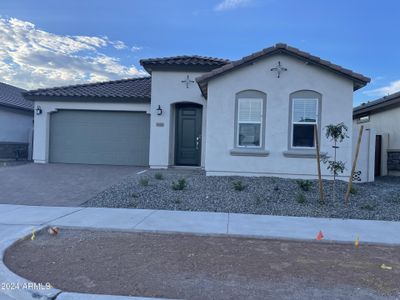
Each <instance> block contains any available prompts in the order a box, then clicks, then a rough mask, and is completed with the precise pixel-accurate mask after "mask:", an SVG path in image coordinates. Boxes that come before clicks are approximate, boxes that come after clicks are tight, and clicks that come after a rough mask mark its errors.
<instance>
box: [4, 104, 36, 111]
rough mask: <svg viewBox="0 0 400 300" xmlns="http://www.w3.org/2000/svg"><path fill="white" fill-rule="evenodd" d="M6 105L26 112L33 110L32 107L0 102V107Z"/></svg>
mask: <svg viewBox="0 0 400 300" xmlns="http://www.w3.org/2000/svg"><path fill="white" fill-rule="evenodd" d="M1 106H2V107H7V108H12V109H17V110H23V111H27V112H33V108H27V107H22V106H18V105H12V104H7V103H0V107H1Z"/></svg>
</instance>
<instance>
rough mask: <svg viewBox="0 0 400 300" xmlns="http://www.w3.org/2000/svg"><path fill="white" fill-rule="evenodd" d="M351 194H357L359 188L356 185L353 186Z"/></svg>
mask: <svg viewBox="0 0 400 300" xmlns="http://www.w3.org/2000/svg"><path fill="white" fill-rule="evenodd" d="M350 194H353V195H355V194H357V189H356V188H355V187H354V186H351V188H350Z"/></svg>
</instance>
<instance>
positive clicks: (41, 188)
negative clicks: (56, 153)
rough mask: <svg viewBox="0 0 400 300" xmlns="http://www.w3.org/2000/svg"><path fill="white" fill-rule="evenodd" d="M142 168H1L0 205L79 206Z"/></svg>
mask: <svg viewBox="0 0 400 300" xmlns="http://www.w3.org/2000/svg"><path fill="white" fill-rule="evenodd" d="M144 169H145V168H144V167H131V166H105V165H80V164H33V163H30V164H25V165H20V166H14V167H4V168H0V191H1V192H0V203H2V204H24V205H41V206H42V205H44V206H79V205H80V204H82V203H83V202H85V201H87V200H88V199H90V198H92V197H93V196H95V195H96V194H98V193H99V192H101V191H102V190H104V189H106V188H107V187H109V186H110V185H112V184H115V183H118V182H120V181H121V180H123V178H124V177H126V176H128V175H133V174H136V173H137V172H139V171H141V170H144Z"/></svg>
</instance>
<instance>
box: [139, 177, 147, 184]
mask: <svg viewBox="0 0 400 300" xmlns="http://www.w3.org/2000/svg"><path fill="white" fill-rule="evenodd" d="M139 184H140V185H141V186H148V185H149V177H147V176H143V177H140V178H139Z"/></svg>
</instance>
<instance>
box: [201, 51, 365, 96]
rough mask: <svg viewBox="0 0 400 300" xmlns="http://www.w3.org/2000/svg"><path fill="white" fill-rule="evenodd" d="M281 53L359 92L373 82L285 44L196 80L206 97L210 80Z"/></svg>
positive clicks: (242, 59)
mask: <svg viewBox="0 0 400 300" xmlns="http://www.w3.org/2000/svg"><path fill="white" fill-rule="evenodd" d="M281 53H284V54H288V55H291V56H294V57H297V58H299V59H302V60H304V61H306V62H307V63H309V64H314V65H317V66H319V67H322V68H325V69H327V70H330V71H333V72H335V73H337V74H339V75H343V76H345V77H347V78H349V79H351V80H353V82H354V90H357V89H359V88H361V87H363V86H365V85H366V84H367V83H368V82H370V80H371V79H370V78H368V77H365V76H364V75H361V74H359V73H355V72H353V71H351V70H349V69H345V68H343V67H341V66H338V65H335V64H333V63H331V62H330V61H327V60H323V59H321V58H320V57H317V56H314V55H311V54H310V53H307V52H304V51H301V50H299V49H297V48H294V47H291V46H288V45H286V44H283V43H278V44H276V45H275V46H272V47H269V48H265V49H263V50H261V51H258V52H255V53H253V54H250V55H248V56H245V57H243V58H241V59H239V60H236V61H232V62H230V63H228V64H225V65H224V66H222V67H220V68H217V69H214V70H212V71H210V72H208V73H206V74H203V75H202V76H200V77H198V78H196V81H197V83H198V84H199V86H200V89H201V91H202V93H203V95H204V96H205V95H207V83H208V81H209V80H211V79H213V78H215V77H218V76H220V75H222V74H225V73H226V72H229V71H232V70H235V69H237V68H238V67H242V66H246V65H248V64H251V63H253V62H254V61H255V60H257V59H260V58H263V57H265V56H271V55H274V54H281Z"/></svg>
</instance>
